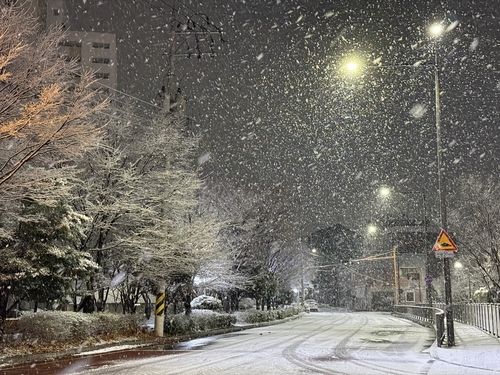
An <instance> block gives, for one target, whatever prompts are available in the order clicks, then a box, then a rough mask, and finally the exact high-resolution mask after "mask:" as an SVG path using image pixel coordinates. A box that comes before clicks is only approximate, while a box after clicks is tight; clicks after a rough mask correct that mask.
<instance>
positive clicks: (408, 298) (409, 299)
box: [406, 292, 415, 302]
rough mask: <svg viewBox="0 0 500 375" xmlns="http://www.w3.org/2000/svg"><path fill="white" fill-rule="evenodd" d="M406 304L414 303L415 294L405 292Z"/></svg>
mask: <svg viewBox="0 0 500 375" xmlns="http://www.w3.org/2000/svg"><path fill="white" fill-rule="evenodd" d="M406 302H415V292H406Z"/></svg>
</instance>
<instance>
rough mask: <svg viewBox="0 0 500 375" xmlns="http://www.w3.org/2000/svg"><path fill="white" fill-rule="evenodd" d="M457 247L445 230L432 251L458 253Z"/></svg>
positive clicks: (440, 234)
mask: <svg viewBox="0 0 500 375" xmlns="http://www.w3.org/2000/svg"><path fill="white" fill-rule="evenodd" d="M457 250H458V248H457V245H455V243H454V242H453V240H452V239H451V238H450V236H449V235H448V233H446V231H445V230H444V229H442V230H441V233H439V236H438V238H437V241H436V243H435V244H434V247H433V248H432V251H457Z"/></svg>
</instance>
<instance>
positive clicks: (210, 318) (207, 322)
mask: <svg viewBox="0 0 500 375" xmlns="http://www.w3.org/2000/svg"><path fill="white" fill-rule="evenodd" d="M235 323H236V317H235V316H234V315H231V314H220V313H216V312H213V311H208V310H194V311H193V312H192V313H191V315H189V316H187V315H185V314H177V315H172V316H166V317H165V326H164V331H165V333H166V334H169V335H182V334H186V333H193V332H203V331H210V330H215V329H222V328H228V327H231V326H232V325H234V324H235Z"/></svg>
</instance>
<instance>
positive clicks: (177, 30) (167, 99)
mask: <svg viewBox="0 0 500 375" xmlns="http://www.w3.org/2000/svg"><path fill="white" fill-rule="evenodd" d="M176 3H177V2H176V1H175V0H174V1H173V5H172V6H170V8H171V10H172V11H171V20H170V32H169V46H168V51H167V52H166V53H165V55H166V56H167V68H166V74H165V77H164V79H163V82H162V83H163V85H162V87H161V90H160V96H161V97H162V98H163V103H162V105H161V106H162V108H163V109H164V110H165V111H166V112H171V113H179V114H180V115H181V116H182V115H184V111H185V98H184V97H182V95H181V94H182V91H181V87H180V84H181V82H180V81H181V79H179V77H177V76H176V64H177V62H178V59H180V58H187V59H190V58H191V57H196V58H197V59H201V58H202V57H204V56H207V55H208V56H211V57H213V56H215V55H216V54H217V51H216V50H217V48H218V47H219V46H220V44H222V43H224V39H223V38H222V31H221V30H220V29H219V28H218V27H217V26H216V25H215V24H214V23H213V22H211V21H210V19H209V18H208V16H206V15H204V14H201V13H194V14H192V12H193V11H192V10H191V9H189V8H188V10H189V11H190V14H189V15H185V14H184V13H181V12H180V10H179V8H178V7H177V5H176Z"/></svg>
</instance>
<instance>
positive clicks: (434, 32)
mask: <svg viewBox="0 0 500 375" xmlns="http://www.w3.org/2000/svg"><path fill="white" fill-rule="evenodd" d="M443 32H444V27H443V25H442V24H441V23H435V24H433V25H431V27H430V29H429V33H430V36H431V38H432V39H433V41H432V50H433V54H434V92H435V105H436V108H435V113H436V152H437V168H438V189H439V207H440V219H441V223H440V224H441V228H442V229H443V230H445V231H446V230H447V227H448V223H447V217H446V189H445V171H444V164H443V148H442V145H441V143H442V139H441V98H440V88H439V60H438V51H437V41H438V40H439V38H440V37H441V35H442V34H443ZM342 66H344V67H345V68H344V70H345V71H347V73H350V74H351V75H355V74H356V75H360V74H361V69H360V67H359V64H358V63H357V62H356V61H355V60H352V61H351V62H344V64H342ZM401 66H405V67H406V66H409V65H401ZM443 270H444V287H445V303H446V332H447V341H448V346H455V330H454V325H453V303H452V296H451V276H450V260H449V258H447V257H443Z"/></svg>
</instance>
